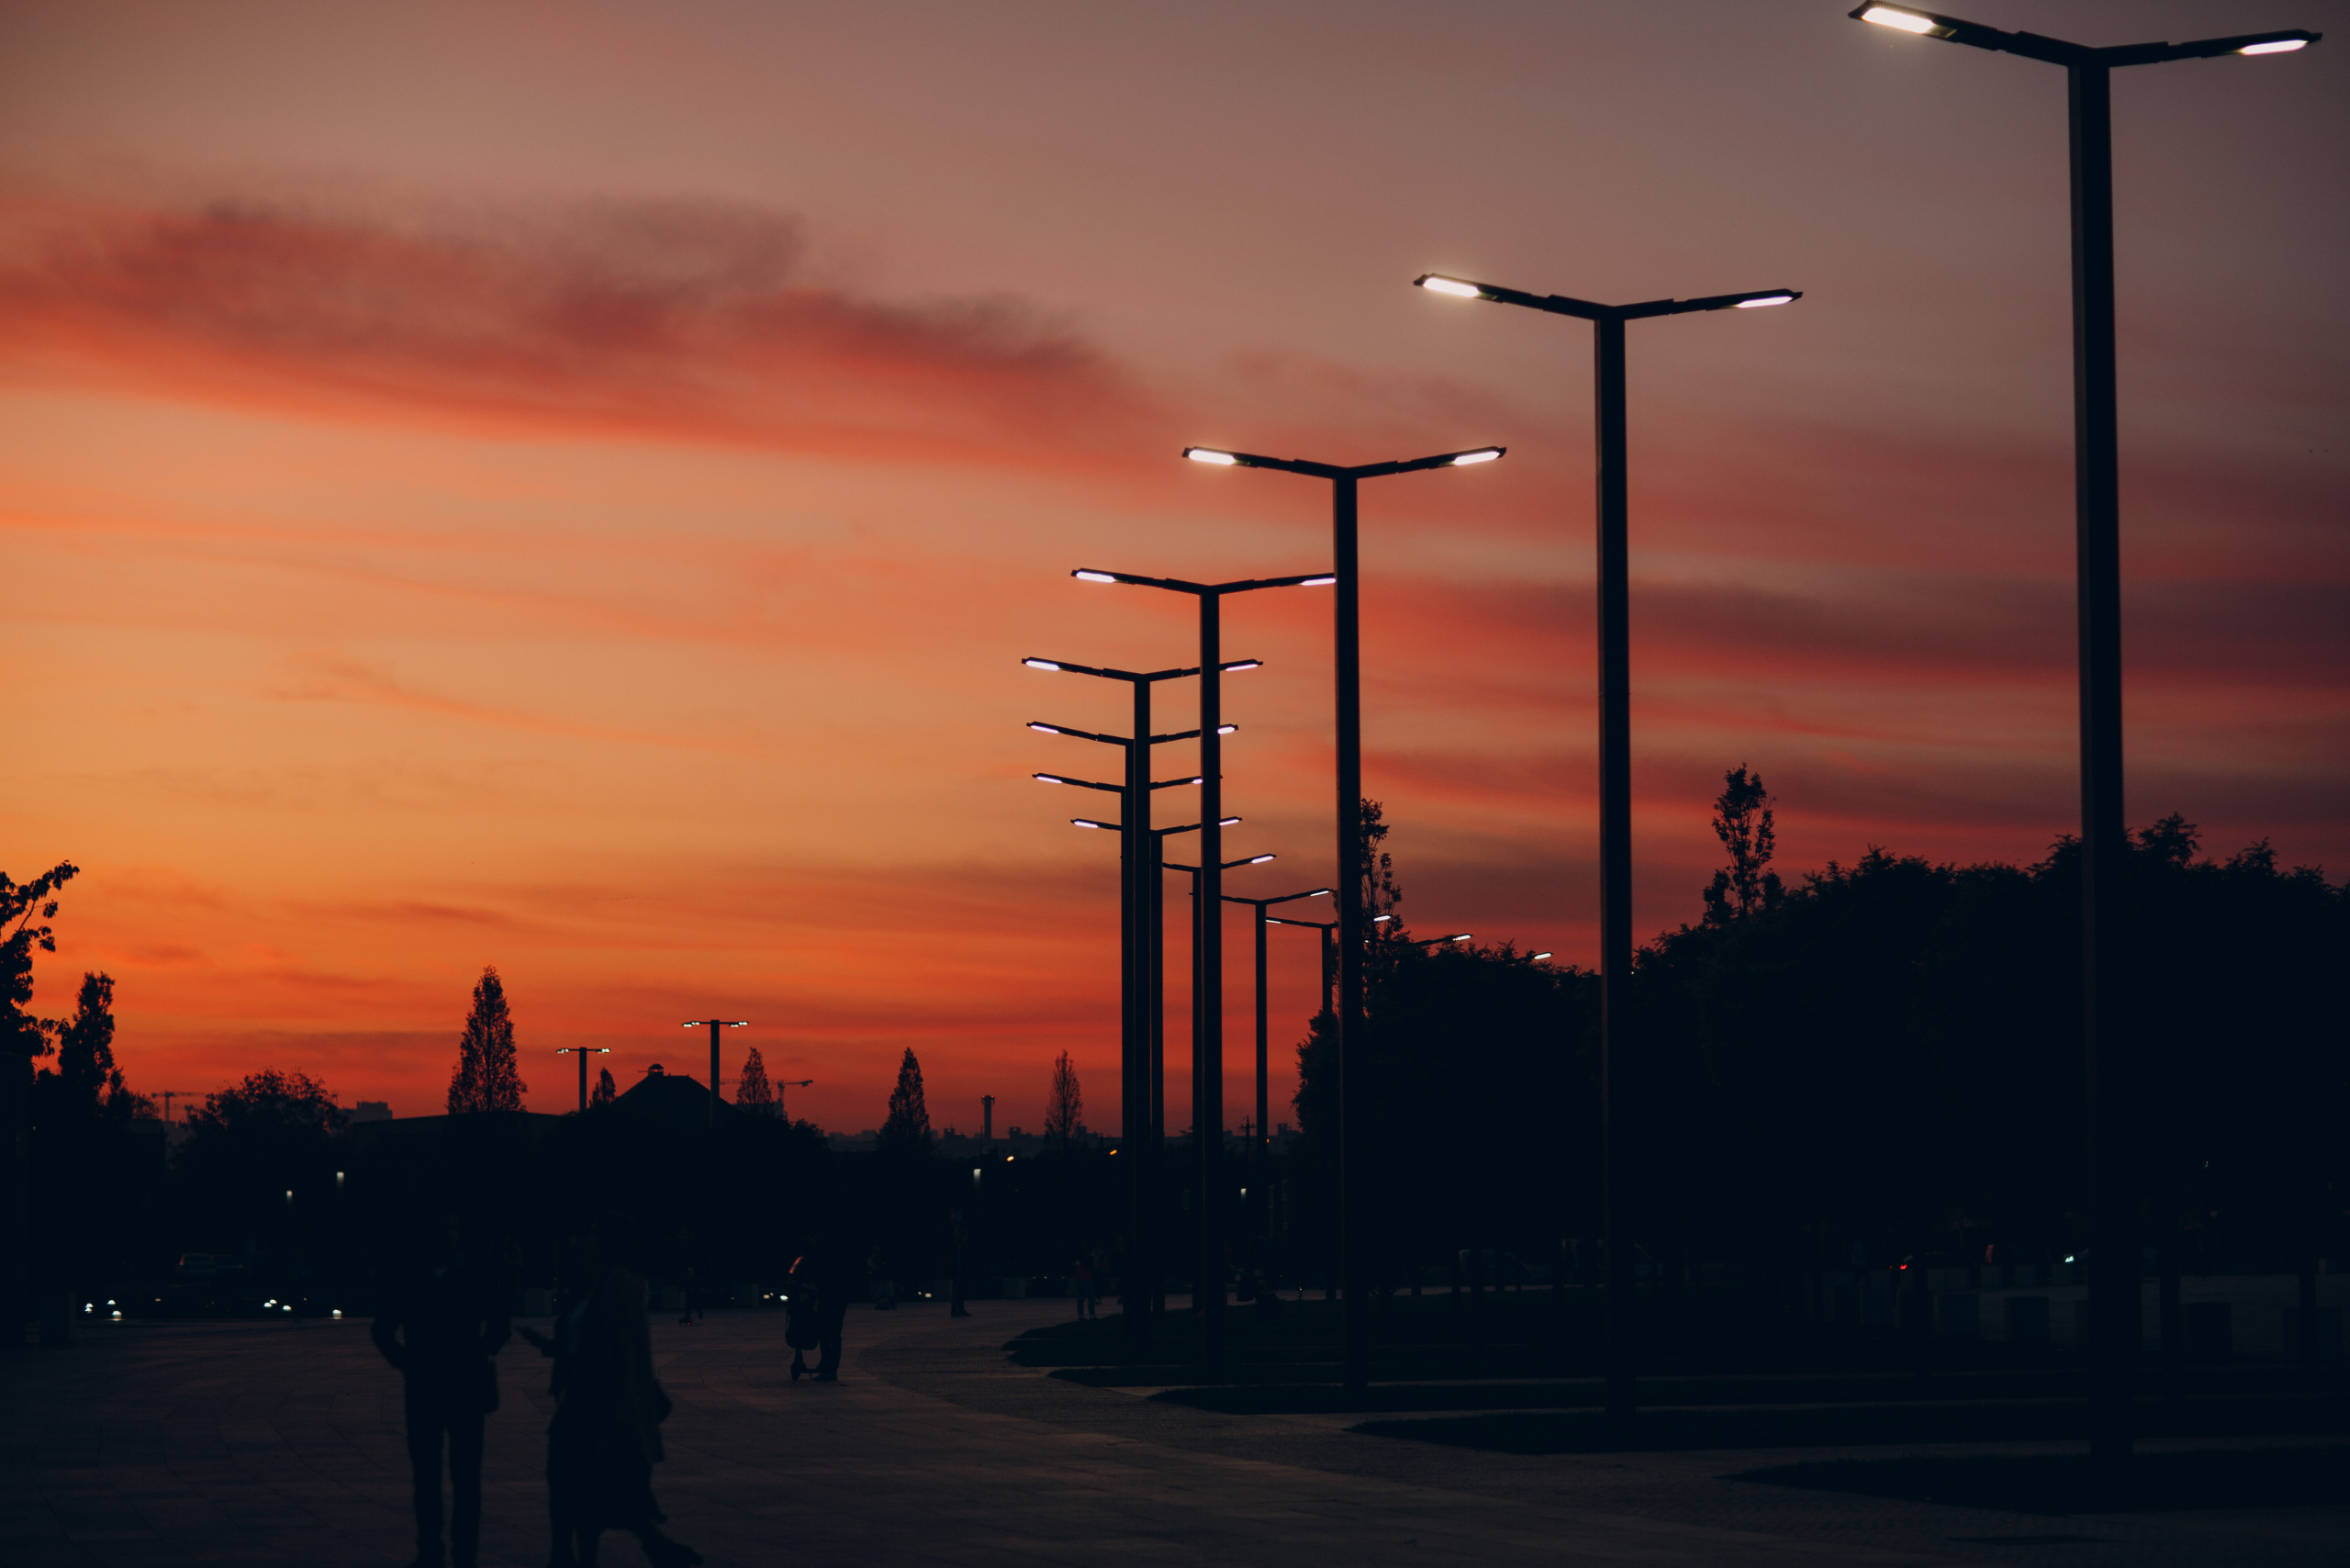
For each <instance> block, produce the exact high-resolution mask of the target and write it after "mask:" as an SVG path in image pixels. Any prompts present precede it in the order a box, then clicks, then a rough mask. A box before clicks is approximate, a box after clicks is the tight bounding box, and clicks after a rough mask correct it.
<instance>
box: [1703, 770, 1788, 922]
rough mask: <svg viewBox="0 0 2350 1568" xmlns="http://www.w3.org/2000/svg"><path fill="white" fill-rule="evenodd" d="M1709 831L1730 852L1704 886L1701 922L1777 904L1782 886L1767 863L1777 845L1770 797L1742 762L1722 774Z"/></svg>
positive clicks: (1782, 894) (1727, 919) (1726, 919)
mask: <svg viewBox="0 0 2350 1568" xmlns="http://www.w3.org/2000/svg"><path fill="white" fill-rule="evenodd" d="M1714 836H1715V837H1716V838H1718V839H1720V840H1721V841H1722V847H1723V848H1724V849H1727V850H1729V865H1728V866H1726V867H1724V868H1722V869H1721V870H1718V871H1717V872H1715V873H1714V879H1713V881H1712V883H1711V884H1709V885H1708V886H1707V889H1706V924H1708V925H1727V924H1729V923H1730V922H1731V921H1733V920H1744V919H1745V918H1747V916H1749V915H1751V914H1753V913H1755V912H1756V911H1758V910H1773V909H1776V908H1778V907H1779V901H1780V900H1781V899H1782V898H1784V897H1785V894H1786V889H1785V887H1784V886H1783V885H1782V884H1781V883H1780V881H1779V874H1778V873H1777V872H1776V871H1774V870H1771V869H1769V866H1770V864H1771V857H1772V856H1773V855H1774V853H1775V852H1776V850H1777V848H1778V834H1777V832H1776V831H1775V829H1774V826H1773V824H1772V821H1771V796H1770V794H1769V792H1768V791H1767V790H1764V789H1763V788H1762V775H1761V774H1759V773H1758V774H1755V775H1754V776H1753V777H1751V778H1749V777H1748V776H1747V772H1746V767H1745V765H1744V764H1742V763H1741V764H1740V765H1739V766H1738V767H1733V768H1731V769H1730V770H1729V772H1728V773H1725V774H1723V775H1722V792H1721V794H1720V795H1719V796H1718V797H1717V798H1716V799H1715V801H1714Z"/></svg>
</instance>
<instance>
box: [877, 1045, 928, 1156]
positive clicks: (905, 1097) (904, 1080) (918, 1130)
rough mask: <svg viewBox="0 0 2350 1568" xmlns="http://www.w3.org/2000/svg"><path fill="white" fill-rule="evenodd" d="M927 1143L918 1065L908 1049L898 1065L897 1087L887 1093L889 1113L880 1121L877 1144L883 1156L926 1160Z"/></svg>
mask: <svg viewBox="0 0 2350 1568" xmlns="http://www.w3.org/2000/svg"><path fill="white" fill-rule="evenodd" d="M931 1141H932V1139H931V1131H930V1108H929V1107H928V1106H927V1105H926V1104H924V1103H923V1094H922V1063H921V1062H920V1061H918V1060H916V1059H915V1058H914V1053H913V1047H912V1046H909V1047H906V1057H905V1059H904V1060H903V1061H901V1062H900V1063H899V1064H898V1086H897V1087H896V1088H895V1089H892V1090H890V1114H889V1115H888V1116H886V1117H884V1118H883V1119H882V1123H881V1133H880V1137H879V1138H878V1146H879V1149H880V1152H881V1153H883V1154H885V1155H897V1156H901V1157H902V1156H914V1157H919V1158H921V1159H929V1158H930V1147H931Z"/></svg>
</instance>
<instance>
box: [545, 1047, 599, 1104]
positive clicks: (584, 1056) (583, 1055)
mask: <svg viewBox="0 0 2350 1568" xmlns="http://www.w3.org/2000/svg"><path fill="white" fill-rule="evenodd" d="M554 1054H555V1055H557V1056H559V1057H577V1058H579V1108H580V1109H581V1110H583V1111H584V1110H586V1109H587V1108H588V1058H589V1057H608V1056H610V1055H611V1054H612V1047H610V1046H558V1047H555V1053H554Z"/></svg>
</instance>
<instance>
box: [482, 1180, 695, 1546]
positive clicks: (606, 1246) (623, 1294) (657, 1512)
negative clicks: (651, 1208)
mask: <svg viewBox="0 0 2350 1568" xmlns="http://www.w3.org/2000/svg"><path fill="white" fill-rule="evenodd" d="M630 1242H631V1238H630V1233H629V1227H628V1226H627V1223H626V1222H625V1221H624V1220H622V1219H621V1216H619V1215H604V1216H603V1217H602V1218H601V1219H599V1221H598V1222H597V1224H596V1227H595V1229H594V1231H593V1232H591V1233H590V1234H588V1236H585V1237H583V1238H581V1240H580V1244H579V1248H578V1253H577V1260H576V1262H577V1267H576V1279H577V1281H578V1289H577V1292H576V1298H575V1299H574V1300H573V1301H572V1302H571V1305H569V1306H567V1307H566V1309H565V1312H564V1313H563V1315H562V1316H560V1317H558V1318H556V1319H555V1332H554V1336H553V1337H552V1338H550V1337H548V1336H546V1335H543V1334H538V1333H534V1332H532V1330H530V1329H528V1328H525V1329H523V1330H522V1337H523V1338H525V1339H528V1340H529V1341H530V1342H531V1343H532V1344H533V1345H536V1346H538V1347H539V1349H540V1350H542V1351H543V1352H544V1353H545V1354H547V1355H550V1356H553V1357H554V1379H553V1381H552V1383H550V1385H549V1389H548V1392H549V1393H551V1394H554V1396H555V1398H556V1399H557V1401H558V1402H559V1403H558V1404H557V1405H556V1406H555V1413H554V1420H553V1421H552V1422H550V1423H549V1424H548V1426H547V1509H548V1513H549V1515H550V1517H551V1522H552V1523H553V1525H554V1551H553V1553H552V1554H551V1555H550V1557H549V1559H548V1562H549V1563H550V1565H551V1568H595V1562H596V1551H597V1546H598V1542H599V1540H600V1538H601V1537H602V1535H603V1532H604V1531H606V1530H608V1529H624V1530H627V1531H629V1532H631V1533H632V1534H633V1535H634V1536H635V1537H636V1539H637V1540H638V1541H639V1542H640V1543H642V1544H643V1548H644V1555H645V1558H646V1560H647V1561H648V1562H651V1563H652V1564H653V1568H691V1565H692V1564H694V1563H698V1562H700V1561H701V1560H702V1558H701V1553H700V1552H699V1551H695V1550H694V1549H693V1548H692V1547H690V1546H688V1545H686V1544H685V1543H684V1542H683V1541H680V1540H674V1539H672V1538H671V1537H669V1536H667V1535H666V1534H664V1533H663V1532H662V1530H661V1528H660V1527H661V1526H662V1525H663V1524H666V1522H667V1520H668V1516H667V1515H666V1514H664V1513H662V1511H661V1507H660V1505H659V1504H658V1503H656V1502H655V1500H654V1496H653V1467H654V1466H655V1464H657V1463H659V1462H661V1460H662V1459H663V1458H664V1457H665V1450H663V1448H662V1444H661V1423H662V1422H663V1421H665V1420H666V1419H668V1417H669V1412H670V1410H671V1408H672V1406H671V1405H670V1401H669V1395H668V1394H666V1393H665V1392H664V1391H663V1389H662V1387H661V1384H660V1382H659V1380H658V1379H656V1378H655V1376H654V1375H653V1336H652V1330H651V1328H650V1327H648V1326H647V1323H646V1321H645V1306H646V1292H645V1286H644V1276H643V1275H642V1274H640V1273H638V1272H637V1271H636V1270H635V1269H634V1268H633V1267H632V1266H631V1264H630V1262H629V1260H630V1259H631V1258H632V1255H633V1249H632V1246H631V1244H630Z"/></svg>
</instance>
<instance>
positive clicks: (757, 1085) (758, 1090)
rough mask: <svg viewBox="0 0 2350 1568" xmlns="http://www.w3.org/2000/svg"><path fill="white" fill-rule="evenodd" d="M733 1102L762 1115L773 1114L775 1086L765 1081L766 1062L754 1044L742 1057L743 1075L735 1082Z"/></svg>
mask: <svg viewBox="0 0 2350 1568" xmlns="http://www.w3.org/2000/svg"><path fill="white" fill-rule="evenodd" d="M734 1103H735V1104H737V1105H739V1106H741V1107H742V1108H743V1109H744V1110H745V1111H756V1112H757V1113H759V1114H761V1115H763V1116H771V1115H773V1114H775V1086H774V1085H773V1084H771V1083H769V1082H768V1081H767V1063H766V1061H764V1060H763V1059H761V1058H760V1056H759V1047H756V1046H753V1047H751V1054H750V1055H749V1056H747V1057H745V1058H743V1076H742V1078H741V1079H740V1080H738V1081H737V1082H736V1086H735V1090H734Z"/></svg>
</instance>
